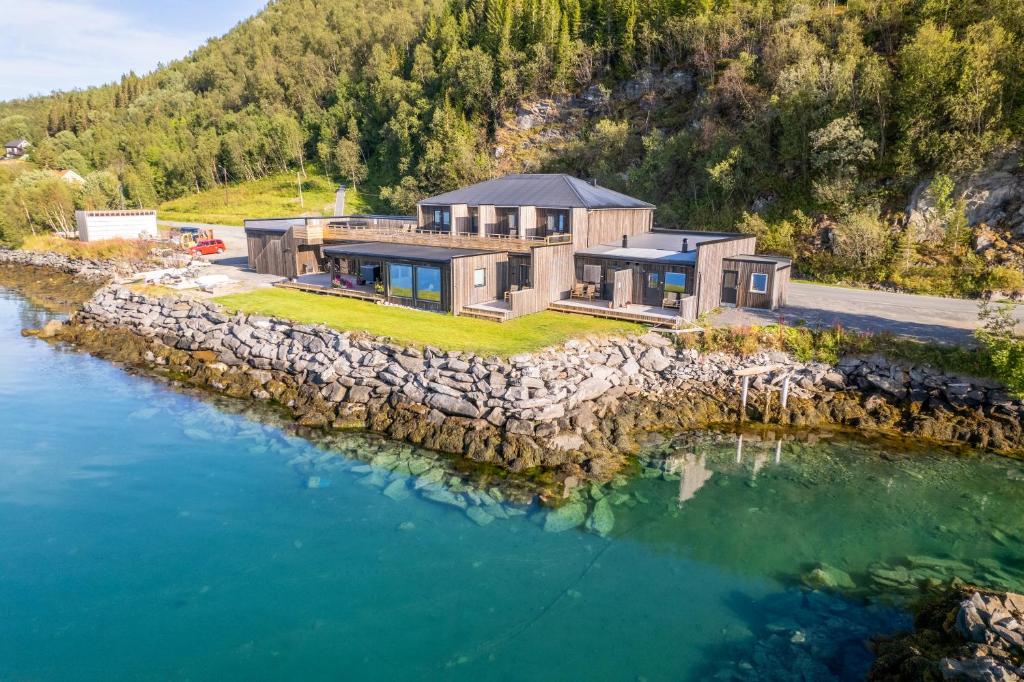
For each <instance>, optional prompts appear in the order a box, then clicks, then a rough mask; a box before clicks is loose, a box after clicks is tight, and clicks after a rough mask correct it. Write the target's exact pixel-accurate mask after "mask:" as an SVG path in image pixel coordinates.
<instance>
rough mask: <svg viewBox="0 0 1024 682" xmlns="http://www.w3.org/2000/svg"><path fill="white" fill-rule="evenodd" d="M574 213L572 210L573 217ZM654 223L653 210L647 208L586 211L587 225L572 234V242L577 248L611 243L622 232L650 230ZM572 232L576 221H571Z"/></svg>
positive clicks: (619, 238)
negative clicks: (579, 231)
mask: <svg viewBox="0 0 1024 682" xmlns="http://www.w3.org/2000/svg"><path fill="white" fill-rule="evenodd" d="M575 217H576V213H575V211H574V212H573V218H574V219H575ZM653 224H654V211H653V209H649V208H607V209H600V210H593V211H588V212H587V227H586V230H584V231H583V232H582V233H580V234H574V237H573V243H574V244H576V247H577V248H581V249H582V248H586V247H588V246H596V245H597V244H613V243H617V242H619V241H621V240H622V235H624V234H629V235H633V234H642V233H644V232H650V231H651V229H652V226H653ZM572 229H573V232H574V233H575V232H576V223H575V220H574V221H573V225H572Z"/></svg>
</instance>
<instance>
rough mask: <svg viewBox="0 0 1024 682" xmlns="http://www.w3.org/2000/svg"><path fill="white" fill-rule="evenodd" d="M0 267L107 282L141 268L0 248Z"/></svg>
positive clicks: (139, 265) (118, 263) (120, 263)
mask: <svg viewBox="0 0 1024 682" xmlns="http://www.w3.org/2000/svg"><path fill="white" fill-rule="evenodd" d="M0 265H15V266H28V267H34V268H48V269H50V270H56V271H58V272H63V273H65V274H69V275H75V276H76V277H82V278H85V279H89V280H94V281H109V280H111V279H113V278H114V277H116V276H119V275H121V276H123V275H130V274H132V273H134V272H137V271H138V270H139V268H140V267H141V266H142V264H141V263H139V264H132V263H124V262H120V261H113V260H94V259H89V258H72V257H71V256H65V255H63V254H60V253H52V252H45V253H41V252H36V251H19V250H17V249H7V248H2V247H0Z"/></svg>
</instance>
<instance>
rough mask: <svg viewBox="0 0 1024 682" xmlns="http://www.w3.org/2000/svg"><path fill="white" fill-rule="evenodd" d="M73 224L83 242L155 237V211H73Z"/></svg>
mask: <svg viewBox="0 0 1024 682" xmlns="http://www.w3.org/2000/svg"><path fill="white" fill-rule="evenodd" d="M75 222H76V223H77V225H78V238H79V239H80V240H81V241H83V242H97V241H101V240H103V239H118V238H120V239H156V237H157V230H156V211H75Z"/></svg>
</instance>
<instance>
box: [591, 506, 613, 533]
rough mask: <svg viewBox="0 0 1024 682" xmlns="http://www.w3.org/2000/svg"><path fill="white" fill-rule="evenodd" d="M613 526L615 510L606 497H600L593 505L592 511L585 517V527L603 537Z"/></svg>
mask: <svg viewBox="0 0 1024 682" xmlns="http://www.w3.org/2000/svg"><path fill="white" fill-rule="evenodd" d="M614 527H615V512H613V511H612V505H611V503H610V502H609V501H608V499H607V498H601V499H599V500H598V501H597V503H596V504H595V505H594V511H592V512H591V513H590V517H589V518H588V519H587V528H588V529H589V530H592V531H593V532H595V533H597V534H598V535H600V536H601V537H604V536H606V535H608V534H609V533H611V532H612V529H613V528H614Z"/></svg>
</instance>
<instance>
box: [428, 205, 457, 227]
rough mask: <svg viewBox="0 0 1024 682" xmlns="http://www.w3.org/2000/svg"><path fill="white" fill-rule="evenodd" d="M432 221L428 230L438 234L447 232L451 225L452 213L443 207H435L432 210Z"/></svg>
mask: <svg viewBox="0 0 1024 682" xmlns="http://www.w3.org/2000/svg"><path fill="white" fill-rule="evenodd" d="M431 212H432V216H433V220H432V221H431V226H430V229H432V230H435V231H438V232H448V231H449V229H450V228H451V224H452V211H451V209H450V208H447V207H445V206H436V207H434V208H433V209H432V211H431Z"/></svg>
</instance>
